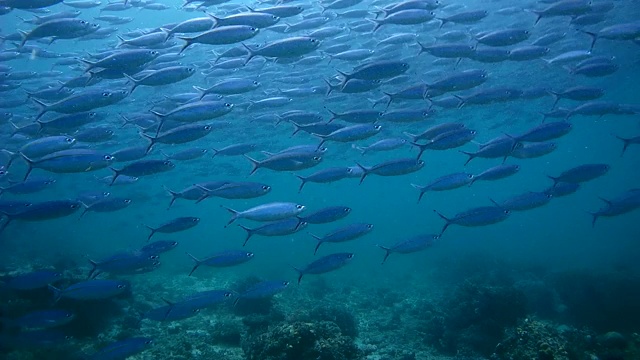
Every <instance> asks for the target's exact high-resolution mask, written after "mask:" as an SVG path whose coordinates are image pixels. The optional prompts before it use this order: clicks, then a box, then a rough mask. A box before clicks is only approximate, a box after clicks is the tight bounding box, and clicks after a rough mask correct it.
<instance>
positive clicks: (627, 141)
mask: <svg viewBox="0 0 640 360" xmlns="http://www.w3.org/2000/svg"><path fill="white" fill-rule="evenodd" d="M613 136H615V137H616V139H618V140H620V141H622V144H623V145H622V153H621V154H620V157H622V156H623V155H624V153H625V152H626V151H627V148H628V147H629V145H630V144H631V140H630V139H625V138H623V137H620V136H618V135H613Z"/></svg>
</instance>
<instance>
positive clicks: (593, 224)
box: [589, 212, 600, 227]
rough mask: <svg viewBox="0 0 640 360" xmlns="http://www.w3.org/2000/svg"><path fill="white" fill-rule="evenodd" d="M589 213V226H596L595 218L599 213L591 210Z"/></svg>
mask: <svg viewBox="0 0 640 360" xmlns="http://www.w3.org/2000/svg"><path fill="white" fill-rule="evenodd" d="M589 215H591V227H595V226H596V220H598V218H599V217H600V215H598V214H597V213H592V212H590V213H589Z"/></svg>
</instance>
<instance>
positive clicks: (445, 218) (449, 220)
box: [433, 210, 451, 236]
mask: <svg viewBox="0 0 640 360" xmlns="http://www.w3.org/2000/svg"><path fill="white" fill-rule="evenodd" d="M433 212H435V213H436V214H438V216H440V218H441V219H443V220H444V221H446V223H445V224H444V226H443V227H442V230H441V231H440V234H439V235H438V236H442V234H443V233H444V231H445V230H447V228H448V227H449V225H451V219H449V218H448V217H446V216H444V215H442V214H441V213H439V212H438V211H437V210H433Z"/></svg>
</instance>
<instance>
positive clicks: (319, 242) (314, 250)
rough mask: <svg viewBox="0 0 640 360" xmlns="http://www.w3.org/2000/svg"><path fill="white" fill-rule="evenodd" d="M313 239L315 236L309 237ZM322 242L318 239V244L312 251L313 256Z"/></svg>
mask: <svg viewBox="0 0 640 360" xmlns="http://www.w3.org/2000/svg"><path fill="white" fill-rule="evenodd" d="M311 236H313V237H316V236H315V235H311ZM323 242H324V241H322V239H318V244H317V245H316V248H315V249H313V255H315V254H316V253H317V252H318V249H319V248H320V245H322V243H323Z"/></svg>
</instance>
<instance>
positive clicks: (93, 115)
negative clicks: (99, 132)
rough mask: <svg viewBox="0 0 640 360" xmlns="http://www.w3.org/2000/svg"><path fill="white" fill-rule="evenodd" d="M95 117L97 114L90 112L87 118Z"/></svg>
mask: <svg viewBox="0 0 640 360" xmlns="http://www.w3.org/2000/svg"><path fill="white" fill-rule="evenodd" d="M96 115H98V114H97V113H95V112H90V113H89V117H96Z"/></svg>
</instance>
